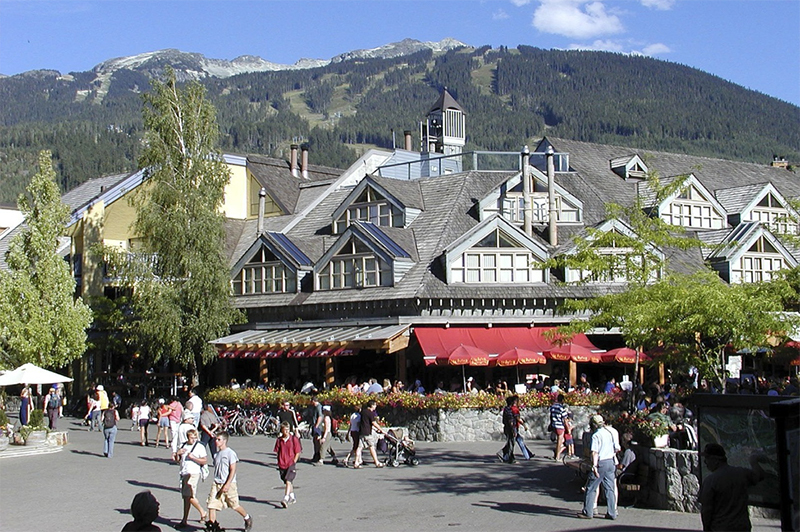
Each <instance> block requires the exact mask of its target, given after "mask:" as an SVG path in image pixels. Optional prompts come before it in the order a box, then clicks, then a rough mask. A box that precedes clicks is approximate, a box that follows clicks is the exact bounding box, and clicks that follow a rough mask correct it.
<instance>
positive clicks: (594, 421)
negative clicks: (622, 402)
mask: <svg viewBox="0 0 800 532" xmlns="http://www.w3.org/2000/svg"><path fill="white" fill-rule="evenodd" d="M589 424H590V425H592V426H593V427H602V426H603V425H605V424H606V422H605V420H604V419H603V416H601V415H600V414H595V415H593V416H592V417H591V419H590V420H589Z"/></svg>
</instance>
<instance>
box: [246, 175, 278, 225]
mask: <svg viewBox="0 0 800 532" xmlns="http://www.w3.org/2000/svg"><path fill="white" fill-rule="evenodd" d="M260 192H261V184H260V183H259V182H258V181H257V180H256V179H255V178H254V177H252V176H250V212H249V216H258V203H259V201H260V200H261V198H260V197H259V193H260ZM282 212H283V211H281V209H280V207H278V204H277V203H275V200H273V199H272V197H270V195H269V194H267V196H266V197H265V198H264V215H265V216H269V215H271V214H272V215H274V214H282Z"/></svg>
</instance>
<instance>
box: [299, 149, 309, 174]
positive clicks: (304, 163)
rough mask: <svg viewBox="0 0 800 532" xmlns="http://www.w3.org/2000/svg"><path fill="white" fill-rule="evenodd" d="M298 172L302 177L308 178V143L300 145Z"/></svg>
mask: <svg viewBox="0 0 800 532" xmlns="http://www.w3.org/2000/svg"><path fill="white" fill-rule="evenodd" d="M300 152H301V156H300V173H301V175H302V176H303V179H308V144H303V145H302V146H300Z"/></svg>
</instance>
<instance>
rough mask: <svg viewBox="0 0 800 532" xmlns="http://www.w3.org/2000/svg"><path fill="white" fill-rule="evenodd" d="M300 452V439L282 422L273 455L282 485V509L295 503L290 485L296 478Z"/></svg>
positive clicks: (295, 499)
mask: <svg viewBox="0 0 800 532" xmlns="http://www.w3.org/2000/svg"><path fill="white" fill-rule="evenodd" d="M302 452H303V446H302V444H301V443H300V438H298V437H297V435H296V434H294V433H293V432H292V429H291V426H290V425H289V423H287V422H285V421H284V422H283V423H281V432H280V434H279V435H278V439H277V440H276V441H275V454H277V455H278V471H279V472H280V475H281V480H282V481H283V484H284V492H283V500H282V501H281V505H282V506H283V507H284V508H287V507H288V506H289V505H290V504H294V503H296V502H297V498H296V497H295V496H294V486H293V484H292V483H293V482H294V479H295V477H296V476H297V461H298V460H300V453H302Z"/></svg>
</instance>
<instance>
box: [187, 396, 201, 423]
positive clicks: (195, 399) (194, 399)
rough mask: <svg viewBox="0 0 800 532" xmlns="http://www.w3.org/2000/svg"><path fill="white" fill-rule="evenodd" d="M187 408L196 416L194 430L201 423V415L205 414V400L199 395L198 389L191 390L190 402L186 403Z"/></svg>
mask: <svg viewBox="0 0 800 532" xmlns="http://www.w3.org/2000/svg"><path fill="white" fill-rule="evenodd" d="M186 406H187V407H188V408H189V411H190V412H191V413H192V416H194V428H197V425H198V424H199V423H200V414H202V413H203V400H202V399H201V398H200V396H199V395H197V388H192V389H191V390H189V400H188V401H186Z"/></svg>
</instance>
